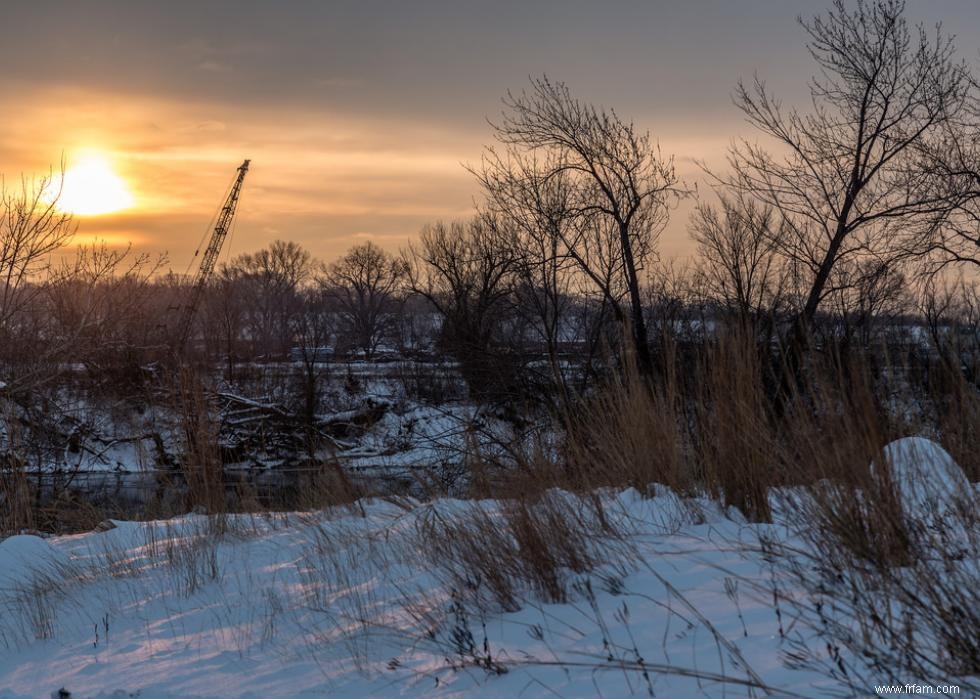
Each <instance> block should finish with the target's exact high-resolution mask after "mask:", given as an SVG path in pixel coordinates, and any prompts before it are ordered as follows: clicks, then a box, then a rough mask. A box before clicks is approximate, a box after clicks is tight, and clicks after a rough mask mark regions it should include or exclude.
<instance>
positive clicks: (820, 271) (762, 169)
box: [720, 0, 970, 356]
mask: <svg viewBox="0 0 980 699" xmlns="http://www.w3.org/2000/svg"><path fill="white" fill-rule="evenodd" d="M800 22H801V24H802V26H803V28H804V29H805V31H806V33H807V34H808V36H809V43H808V46H809V49H810V53H811V55H812V57H813V59H814V61H815V62H816V63H817V66H818V68H819V74H818V75H817V77H815V78H813V80H812V81H811V83H810V92H811V100H812V107H811V109H810V110H809V111H807V112H801V111H798V110H797V109H788V108H784V107H783V106H782V105H781V104H780V102H779V101H778V100H777V99H776V98H775V97H774V96H773V95H772V94H771V92H770V91H769V90H768V88H767V87H766V85H765V83H764V82H762V81H761V80H760V79H758V78H756V80H755V82H754V84H753V85H752V86H746V85H744V84H741V83H740V84H739V85H738V88H737V90H736V93H735V102H736V104H737V106H738V107H739V108H740V109H741V110H742V111H743V112H744V114H745V115H746V117H747V118H748V121H749V122H750V123H751V124H752V125H753V126H755V127H756V128H757V129H759V130H760V131H761V132H762V133H763V134H765V135H766V136H768V137H770V138H771V139H773V141H774V142H775V145H776V148H777V149H778V154H773V153H771V152H770V151H768V150H766V149H765V148H763V147H761V146H759V145H755V144H752V143H749V142H747V141H743V142H742V143H741V144H740V145H737V146H736V147H734V148H733V150H732V152H731V155H730V158H729V161H730V165H731V169H732V174H731V175H730V176H725V177H723V178H720V179H722V180H723V181H724V182H725V183H726V184H728V185H730V186H731V187H732V188H733V189H734V190H735V191H737V192H740V193H742V194H743V195H744V196H746V197H754V198H757V199H758V200H759V201H760V202H762V204H763V205H765V206H771V207H773V208H774V209H775V210H776V211H777V212H778V214H779V216H780V217H781V218H782V221H781V222H780V226H781V227H782V233H781V235H780V236H779V238H778V240H779V250H780V252H781V254H782V255H783V256H785V257H786V258H787V259H788V260H789V261H790V262H791V263H792V264H795V265H797V266H798V269H800V270H801V271H802V272H803V275H804V277H803V279H802V281H803V288H802V298H801V299H800V306H799V308H798V310H797V311H796V314H795V316H796V323H795V324H794V330H793V333H792V343H791V344H792V345H793V346H794V347H795V348H796V349H795V350H794V353H793V355H794V356H798V355H799V352H800V351H801V350H802V348H803V346H805V344H806V343H807V336H808V334H809V330H810V327H811V325H812V323H813V320H814V318H815V316H816V314H817V312H818V310H819V309H820V308H821V304H822V303H823V302H824V300H825V299H826V298H827V297H828V295H829V294H830V293H832V292H834V291H836V289H835V285H834V280H835V271H836V270H837V269H838V268H839V267H840V266H841V265H842V264H848V263H850V262H852V261H853V262H855V263H857V262H858V261H859V260H861V259H869V258H870V259H874V260H877V261H878V262H880V263H882V264H886V265H891V264H892V263H893V261H894V260H895V259H896V258H898V257H900V256H902V255H904V254H907V252H908V251H909V250H913V249H917V248H919V247H921V246H920V245H919V243H921V242H922V241H923V240H924V239H925V238H927V237H928V235H929V234H930V232H931V231H932V230H933V229H934V228H935V225H936V222H937V221H938V220H941V219H942V218H943V217H944V216H945V215H946V212H947V211H948V209H949V207H950V204H951V202H953V201H956V200H957V199H958V196H959V195H958V194H957V193H956V192H955V190H951V189H950V186H949V184H950V182H949V179H948V178H944V177H941V176H939V174H938V172H937V168H936V167H935V161H934V158H933V156H932V155H931V152H932V151H933V150H934V149H935V148H936V147H937V146H938V144H940V143H941V142H943V141H944V140H946V139H947V137H948V136H947V134H948V132H949V130H950V128H952V127H953V126H954V125H955V124H956V122H957V121H958V120H959V119H960V118H961V117H962V116H963V115H964V110H965V107H966V105H967V96H968V92H969V86H970V79H969V74H968V71H967V69H966V67H965V66H964V65H963V64H962V63H960V62H957V60H956V59H955V54H954V47H953V44H952V41H951V39H950V38H949V37H948V36H946V35H945V34H943V32H942V31H941V29H940V28H937V29H936V30H935V32H932V33H929V32H927V31H926V30H925V29H923V28H922V27H921V26H920V27H914V28H912V27H910V26H909V23H908V21H907V20H906V18H905V17H904V3H903V2H901V0H875V1H874V2H863V1H862V2H858V4H857V6H856V8H855V9H854V10H849V9H848V8H847V7H845V5H844V2H843V0H835V2H834V6H833V9H831V10H830V11H829V12H828V13H826V14H825V15H822V16H818V17H814V18H812V19H809V20H805V19H801V20H800ZM838 279H845V277H839V278H838Z"/></svg>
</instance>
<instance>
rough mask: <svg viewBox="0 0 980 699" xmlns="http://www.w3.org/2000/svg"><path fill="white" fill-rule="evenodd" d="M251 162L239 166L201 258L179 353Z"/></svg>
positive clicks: (182, 321) (183, 322) (182, 320)
mask: <svg viewBox="0 0 980 699" xmlns="http://www.w3.org/2000/svg"><path fill="white" fill-rule="evenodd" d="M250 162H251V161H250V160H246V161H245V162H243V163H242V164H241V166H239V168H238V177H236V178H235V183H234V184H233V185H232V186H231V191H230V192H229V193H228V198H227V199H226V200H225V205H224V206H223V207H222V208H221V212H220V213H219V214H218V218H217V220H216V221H215V224H214V230H213V231H212V232H211V238H210V239H209V240H208V247H207V249H205V251H204V257H202V258H201V268H200V269H199V270H198V272H197V278H196V279H195V280H194V287H193V288H192V289H191V294H190V299H188V303H187V304H186V305H185V306H184V308H183V312H182V314H181V316H180V325H178V326H177V351H178V352H181V351H182V350H183V349H184V345H186V344H187V338H188V337H189V336H190V332H191V325H192V324H193V322H194V316H195V315H196V314H197V307H198V306H199V305H200V303H201V297H202V296H204V288H205V287H206V286H207V283H208V280H209V279H210V278H211V274H212V273H213V272H214V267H215V265H216V264H217V262H218V253H220V252H221V246H222V245H223V244H224V242H225V238H226V237H227V236H228V230H229V228H231V221H232V219H233V218H234V217H235V208H236V207H237V206H238V198H239V196H240V195H241V193H242V182H244V181H245V173H246V172H248V164H249V163H250Z"/></svg>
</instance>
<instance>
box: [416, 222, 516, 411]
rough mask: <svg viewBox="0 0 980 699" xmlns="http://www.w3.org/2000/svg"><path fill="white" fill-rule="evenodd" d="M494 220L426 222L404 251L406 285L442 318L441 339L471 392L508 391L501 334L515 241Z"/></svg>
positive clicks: (509, 380) (509, 303) (507, 307)
mask: <svg viewBox="0 0 980 699" xmlns="http://www.w3.org/2000/svg"><path fill="white" fill-rule="evenodd" d="M511 237H512V235H511V233H510V232H509V231H508V230H507V229H506V228H503V227H501V226H499V225H498V222H497V221H495V220H493V219H492V218H487V217H477V218H474V219H472V220H470V221H467V222H453V223H449V224H445V223H435V224H433V225H431V226H427V227H426V228H425V229H424V230H423V231H422V234H421V236H420V237H419V240H418V242H417V243H415V244H412V245H410V246H409V248H408V250H407V252H406V260H407V262H408V283H409V286H410V288H411V290H412V291H413V292H414V293H416V294H418V295H420V296H421V297H423V298H425V299H426V300H427V301H428V302H429V303H430V304H431V305H432V307H433V308H435V310H436V311H437V312H438V313H439V315H440V316H442V319H443V323H442V333H441V342H442V344H443V346H444V347H445V348H446V349H448V350H449V351H450V352H452V353H454V354H455V355H456V356H457V358H458V359H459V361H460V364H461V367H462V371H463V374H464V378H465V379H466V381H467V384H468V385H469V386H470V389H471V391H473V392H474V393H475V394H480V395H491V394H493V395H501V394H503V393H507V390H508V389H507V386H508V385H509V384H511V383H513V381H514V380H515V378H516V377H514V376H512V375H508V374H512V372H509V369H510V367H505V366H503V363H504V362H505V360H506V358H507V357H506V354H505V353H504V352H502V351H501V350H502V347H501V343H500V339H501V334H502V331H503V329H504V327H505V322H506V319H507V315H508V312H509V310H510V308H511V306H512V300H511V299H512V293H513V271H514V245H513V243H512V240H511Z"/></svg>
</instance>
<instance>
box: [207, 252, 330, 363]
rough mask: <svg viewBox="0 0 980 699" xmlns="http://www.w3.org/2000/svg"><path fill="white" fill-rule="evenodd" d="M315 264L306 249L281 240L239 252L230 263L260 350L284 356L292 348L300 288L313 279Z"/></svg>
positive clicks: (251, 329) (249, 324) (299, 301)
mask: <svg viewBox="0 0 980 699" xmlns="http://www.w3.org/2000/svg"><path fill="white" fill-rule="evenodd" d="M315 266H316V265H315V261H314V260H313V256H312V255H311V254H310V253H309V252H308V251H307V250H305V249H304V248H303V247H301V246H300V245H298V244H296V243H294V242H291V241H290V242H287V241H282V240H276V241H274V242H273V243H272V244H271V245H270V246H269V247H268V248H265V249H263V250H259V251H258V252H256V253H246V254H243V255H239V256H238V257H236V258H235V259H234V260H232V261H231V263H230V264H229V265H228V267H229V270H228V272H227V273H228V274H233V275H237V276H238V279H239V284H238V288H239V289H240V290H241V293H242V295H243V300H244V302H245V308H246V318H247V324H248V327H249V332H250V334H251V336H252V338H253V341H254V342H255V344H256V349H257V350H258V351H259V352H261V353H272V354H276V355H279V356H285V354H286V353H287V352H288V351H289V346H290V344H291V342H292V319H293V317H294V315H295V314H296V313H297V312H299V307H300V305H301V300H300V291H301V289H302V288H303V287H304V286H305V285H307V284H308V283H310V282H311V281H313V275H314V270H315Z"/></svg>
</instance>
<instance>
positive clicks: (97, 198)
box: [57, 154, 133, 216]
mask: <svg viewBox="0 0 980 699" xmlns="http://www.w3.org/2000/svg"><path fill="white" fill-rule="evenodd" d="M57 205H58V208H60V209H61V210H62V211H65V212H67V213H71V214H75V215H76V216H98V215H102V214H111V213H115V212H117V211H122V210H124V209H128V208H129V207H131V206H132V205H133V195H132V194H131V193H130V191H129V188H128V187H127V185H126V182H125V181H124V180H123V179H122V178H121V177H120V176H119V175H117V174H116V172H115V171H114V170H113V168H112V166H111V165H110V164H109V161H108V160H107V159H106V158H105V157H103V156H101V155H98V154H88V155H85V156H84V157H83V158H82V159H80V160H79V161H77V162H76V163H75V164H73V165H71V166H70V167H69V168H68V170H67V171H66V172H65V175H64V180H63V181H62V182H61V192H60V194H59V195H58V198H57Z"/></svg>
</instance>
